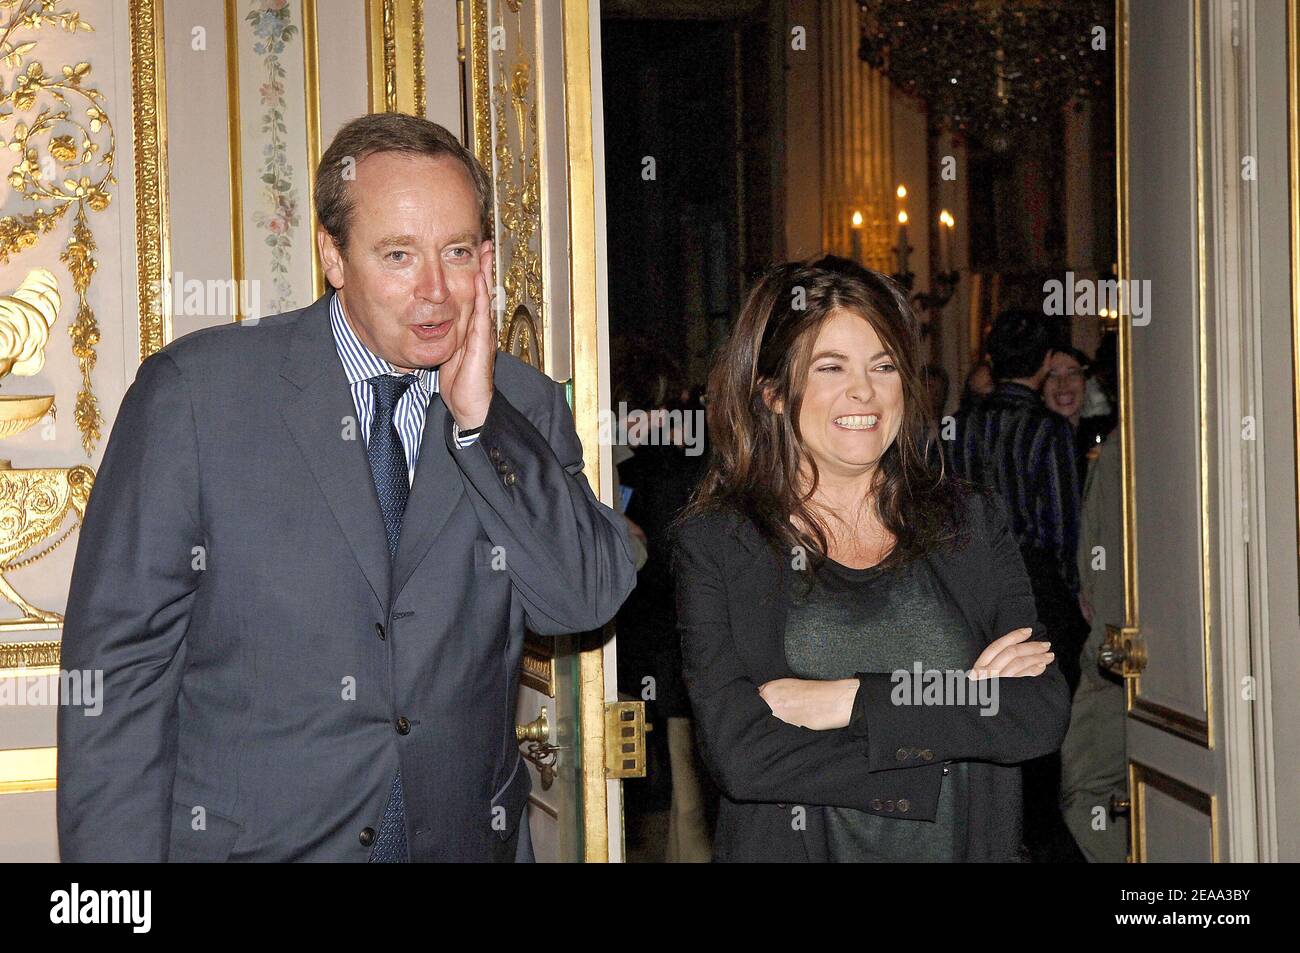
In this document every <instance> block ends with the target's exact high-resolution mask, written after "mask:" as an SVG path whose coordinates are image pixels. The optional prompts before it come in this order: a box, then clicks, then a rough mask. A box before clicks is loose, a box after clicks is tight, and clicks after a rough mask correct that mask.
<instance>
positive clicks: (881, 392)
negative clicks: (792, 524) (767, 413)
mask: <svg viewBox="0 0 1300 953" xmlns="http://www.w3.org/2000/svg"><path fill="white" fill-rule="evenodd" d="M902 423H903V378H902V375H901V374H900V373H899V370H898V367H897V366H896V365H895V363H894V357H893V355H892V354H891V353H889V350H888V348H887V347H886V346H885V345H884V344H883V343H882V342H881V340H880V335H879V334H877V333H876V329H875V328H874V327H872V326H871V322H869V321H867V320H866V319H865V318H862V317H859V316H858V315H856V314H854V313H852V312H850V311H843V310H837V311H834V312H832V313H831V315H830V317H828V318H827V319H826V321H825V322H824V323H823V324H822V326H821V329H820V330H819V332H818V334H817V341H816V343H815V344H814V345H813V349H812V360H811V361H810V362H809V364H808V380H807V384H806V386H805V387H804V393H803V403H802V406H801V407H800V408H799V432H800V436H801V438H802V440H803V448H804V452H805V454H807V456H809V457H811V458H812V459H813V460H814V461H815V462H816V463H817V467H818V469H819V471H820V472H821V473H823V474H831V475H835V476H839V477H844V478H852V477H856V476H861V475H862V474H863V473H866V472H869V471H871V470H872V469H873V468H874V467H875V466H876V464H878V463H879V462H880V458H881V457H883V456H884V454H885V451H886V450H888V449H889V447H890V444H892V443H893V442H894V439H895V438H896V437H897V436H898V431H899V429H900V428H901V427H902Z"/></svg>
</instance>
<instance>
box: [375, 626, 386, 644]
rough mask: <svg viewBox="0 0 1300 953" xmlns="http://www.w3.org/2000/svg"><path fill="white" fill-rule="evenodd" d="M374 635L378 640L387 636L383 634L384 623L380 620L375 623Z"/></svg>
mask: <svg viewBox="0 0 1300 953" xmlns="http://www.w3.org/2000/svg"><path fill="white" fill-rule="evenodd" d="M375 635H377V636H379V638H380V640H383V639H386V638H388V636H387V635H385V634H384V624H383V623H382V622H376V623H375Z"/></svg>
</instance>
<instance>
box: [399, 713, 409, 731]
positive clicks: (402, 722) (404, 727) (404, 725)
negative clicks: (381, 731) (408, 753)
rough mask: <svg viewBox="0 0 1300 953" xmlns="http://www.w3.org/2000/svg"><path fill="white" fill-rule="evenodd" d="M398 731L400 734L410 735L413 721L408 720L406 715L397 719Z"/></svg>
mask: <svg viewBox="0 0 1300 953" xmlns="http://www.w3.org/2000/svg"><path fill="white" fill-rule="evenodd" d="M397 733H398V734H399V735H409V734H410V733H411V723H410V722H409V721H407V720H406V716H405V715H403V716H402V717H401V718H399V719H397Z"/></svg>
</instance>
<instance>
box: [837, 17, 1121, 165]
mask: <svg viewBox="0 0 1300 953" xmlns="http://www.w3.org/2000/svg"><path fill="white" fill-rule="evenodd" d="M858 8H859V10H860V13H861V34H862V35H861V43H860V46H859V49H858V55H859V56H860V57H861V58H862V59H863V60H865V61H866V62H867V63H869V64H870V65H871V66H872V67H874V68H876V69H878V70H880V71H881V72H883V73H885V74H886V75H887V76H888V77H889V78H890V80H891V81H892V82H893V83H894V85H895V86H896V87H898V88H899V89H901V90H902V91H903V92H905V93H908V94H910V95H914V96H917V97H919V98H920V99H922V100H924V101H925V103H926V105H927V106H928V108H929V111H930V114H931V116H932V117H933V118H934V119H936V120H937V121H938V123H939V124H940V125H941V126H945V127H947V128H948V129H950V130H951V131H953V132H955V133H958V134H960V135H965V136H970V137H971V138H974V139H976V140H978V141H979V142H980V143H981V144H983V145H984V146H986V147H987V148H990V149H993V150H994V151H997V152H1002V151H1005V150H1006V149H1008V148H1009V147H1010V146H1011V145H1012V143H1013V142H1014V141H1015V138H1016V136H1017V134H1019V133H1023V132H1026V131H1029V130H1033V129H1035V128H1039V127H1041V126H1042V125H1043V124H1044V123H1045V122H1046V121H1047V120H1048V119H1049V118H1050V116H1051V115H1052V114H1053V113H1055V112H1057V111H1059V110H1060V109H1061V108H1062V107H1063V106H1064V105H1065V104H1066V103H1068V102H1070V101H1071V100H1074V99H1083V98H1087V97H1089V96H1093V95H1096V94H1097V93H1098V92H1099V91H1101V90H1102V89H1103V87H1104V86H1105V79H1106V77H1107V75H1108V74H1109V73H1110V72H1111V71H1112V70H1113V69H1114V57H1113V54H1112V52H1111V51H1112V50H1113V49H1114V46H1113V39H1114V38H1113V36H1112V33H1113V31H1114V24H1115V7H1114V3H1113V0H858Z"/></svg>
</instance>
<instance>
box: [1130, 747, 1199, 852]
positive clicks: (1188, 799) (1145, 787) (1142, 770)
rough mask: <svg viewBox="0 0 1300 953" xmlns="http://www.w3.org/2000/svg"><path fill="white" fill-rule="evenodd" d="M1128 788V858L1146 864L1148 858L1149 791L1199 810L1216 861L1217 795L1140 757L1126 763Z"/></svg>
mask: <svg viewBox="0 0 1300 953" xmlns="http://www.w3.org/2000/svg"><path fill="white" fill-rule="evenodd" d="M1128 789H1129V797H1130V798H1131V801H1130V815H1129V816H1130V824H1129V829H1130V832H1131V847H1130V854H1129V860H1130V862H1132V863H1138V864H1145V863H1147V862H1148V861H1149V860H1150V857H1149V855H1148V853H1147V814H1148V806H1147V794H1148V792H1150V791H1156V792H1158V793H1160V794H1163V795H1165V796H1166V797H1170V798H1173V799H1174V800H1175V801H1178V802H1179V803H1180V804H1183V805H1185V806H1187V807H1189V808H1191V809H1192V810H1194V811H1196V812H1197V813H1198V814H1203V815H1205V818H1206V821H1207V823H1208V824H1209V828H1210V861H1211V863H1215V864H1217V863H1218V862H1219V805H1218V798H1216V797H1215V796H1214V795H1213V794H1209V793H1207V792H1205V791H1201V790H1199V789H1197V788H1194V787H1192V786H1191V785H1190V784H1186V783H1184V782H1182V781H1180V780H1178V779H1177V778H1174V777H1171V776H1170V775H1168V774H1165V773H1164V772H1162V771H1157V770H1156V769H1155V768H1153V767H1151V766H1149V765H1146V764H1142V763H1141V762H1139V761H1129V763H1128Z"/></svg>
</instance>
